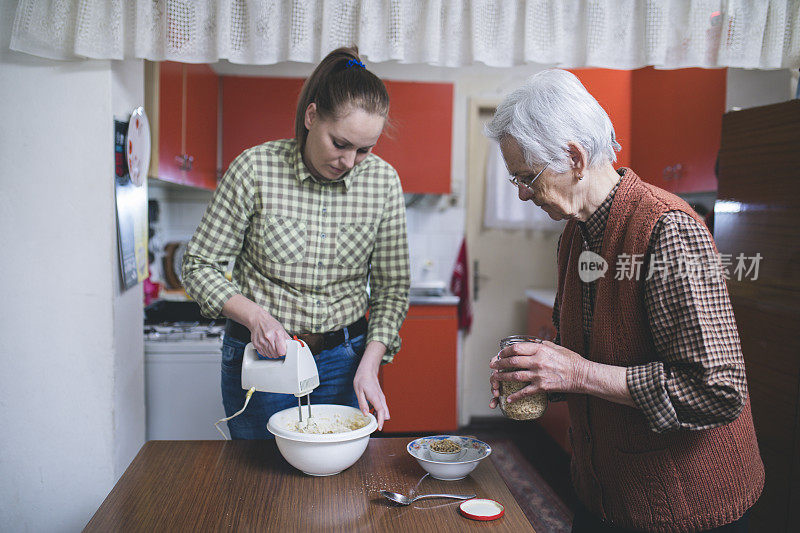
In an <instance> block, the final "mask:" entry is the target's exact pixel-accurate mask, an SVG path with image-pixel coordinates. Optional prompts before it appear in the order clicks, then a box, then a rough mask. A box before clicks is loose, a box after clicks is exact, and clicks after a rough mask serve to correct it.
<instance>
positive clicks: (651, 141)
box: [631, 67, 727, 193]
mask: <svg viewBox="0 0 800 533" xmlns="http://www.w3.org/2000/svg"><path fill="white" fill-rule="evenodd" d="M726 72H727V71H726V70H725V69H700V68H689V69H678V70H656V69H654V68H652V67H647V68H642V69H638V70H634V71H633V80H632V98H631V109H632V113H631V114H632V123H631V128H632V137H633V138H634V139H635V145H634V146H633V152H632V154H631V167H632V168H633V170H634V172H636V173H637V174H638V175H639V176H640V177H641V178H642V179H643V180H645V181H647V182H649V183H652V184H653V185H656V186H658V187H661V188H662V189H666V190H668V191H671V192H675V193H689V192H702V191H714V190H716V189H717V178H716V175H715V172H714V165H715V162H716V159H717V152H718V151H719V145H720V137H721V131H722V115H723V113H724V112H725V79H726Z"/></svg>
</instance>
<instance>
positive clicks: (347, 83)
mask: <svg viewBox="0 0 800 533" xmlns="http://www.w3.org/2000/svg"><path fill="white" fill-rule="evenodd" d="M311 103H315V104H316V105H317V113H318V114H319V115H320V116H321V117H323V118H329V117H336V116H337V115H338V114H339V113H341V112H342V110H343V108H344V107H345V106H348V105H354V106H357V107H358V108H360V109H363V110H364V111H366V112H367V113H373V114H376V115H381V116H383V117H386V116H387V115H388V114H389V93H388V92H387V91H386V86H385V85H384V84H383V81H381V79H380V78H379V77H378V76H376V75H375V74H373V73H372V72H370V71H369V70H367V69H366V68H364V66H363V63H361V59H360V58H359V56H358V47H356V46H351V47H349V48H337V49H336V50H334V51H333V52H331V53H329V54H328V55H327V56H325V59H323V60H322V61H321V62H320V64H319V65H317V68H315V69H314V72H312V73H311V76H309V77H308V79H307V80H306V81H305V83H304V84H303V89H302V90H301V91H300V98H299V99H298V101H297V114H296V115H295V119H294V136H295V139H297V142H298V145H299V146H300V151H301V152H302V151H303V149H304V148H305V145H306V137H307V136H308V129H307V128H306V125H305V114H306V109H307V108H308V106H309V104H311Z"/></svg>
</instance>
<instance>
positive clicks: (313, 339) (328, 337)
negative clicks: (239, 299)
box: [225, 316, 367, 355]
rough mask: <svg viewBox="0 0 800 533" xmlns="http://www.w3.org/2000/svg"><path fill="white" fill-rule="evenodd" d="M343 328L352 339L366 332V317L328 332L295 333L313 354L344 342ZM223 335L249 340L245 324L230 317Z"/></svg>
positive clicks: (242, 340) (246, 341)
mask: <svg viewBox="0 0 800 533" xmlns="http://www.w3.org/2000/svg"><path fill="white" fill-rule="evenodd" d="M345 330H347V338H348V339H352V338H353V337H358V336H359V335H363V334H364V333H366V332H367V317H363V316H362V317H361V318H359V319H358V320H356V321H355V322H353V323H352V324H350V325H349V326H345V327H343V328H342V329H337V330H336V331H329V332H328V333H303V334H297V338H298V339H300V340H301V341H303V342H304V343H306V344H308V348H309V350H311V353H312V354H314V355H317V354H318V353H320V352H322V351H324V350H330V349H331V348H333V347H334V346H339V345H340V344H342V343H343V342H344V339H345ZM225 335H226V336H228V335H230V336H231V337H232V338H234V339H236V340H238V341H240V342H244V343H245V344H246V343H248V342H250V330H249V329H247V327H246V326H243V325H242V324H239V323H238V322H236V321H235V320H231V319H230V318H229V319H228V320H227V322H226V323H225Z"/></svg>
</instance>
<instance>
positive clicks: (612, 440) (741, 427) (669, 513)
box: [558, 169, 764, 531]
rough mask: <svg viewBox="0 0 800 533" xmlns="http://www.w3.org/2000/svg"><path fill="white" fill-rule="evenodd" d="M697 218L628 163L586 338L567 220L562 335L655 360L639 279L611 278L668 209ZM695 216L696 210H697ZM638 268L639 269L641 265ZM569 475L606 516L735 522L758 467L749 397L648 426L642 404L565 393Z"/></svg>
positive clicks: (591, 350) (690, 525)
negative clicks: (723, 415) (722, 420)
mask: <svg viewBox="0 0 800 533" xmlns="http://www.w3.org/2000/svg"><path fill="white" fill-rule="evenodd" d="M672 210H679V211H683V212H685V213H688V214H689V215H691V216H693V217H695V218H696V219H698V218H697V215H696V214H695V213H694V211H693V210H692V209H691V208H690V207H689V205H688V204H686V203H685V202H684V201H683V200H681V199H680V198H678V197H676V196H674V195H672V194H670V193H668V192H666V191H663V190H661V189H659V188H657V187H654V186H652V185H649V184H647V183H644V182H642V181H641V180H640V179H639V177H638V176H637V175H636V174H634V173H633V172H632V171H631V170H627V169H626V171H625V174H624V175H623V177H622V181H621V182H620V185H619V188H618V189H617V192H616V194H615V195H614V200H613V202H612V205H611V212H610V213H609V217H608V224H607V226H606V230H605V234H604V236H603V245H602V252H601V255H602V256H603V258H604V259H605V260H606V261H607V262H608V266H609V270H608V271H607V272H606V274H605V276H604V277H602V278H600V279H598V280H597V282H596V283H597V287H596V291H597V292H596V300H595V308H594V315H593V316H594V321H593V324H592V334H591V340H590V341H589V346H588V347H584V337H583V329H582V316H581V298H582V296H581V288H580V280H579V277H578V256H579V255H580V253H581V251H582V248H581V245H582V240H581V235H580V230H579V228H578V225H577V223H576V222H575V221H574V220H571V221H570V222H568V223H567V225H566V227H565V228H564V233H563V235H562V238H561V247H560V252H559V256H558V272H559V277H558V280H559V281H558V299H559V302H560V313H561V314H560V328H559V332H560V335H561V344H562V345H563V346H565V347H566V348H569V349H570V350H573V351H574V352H577V353H579V354H581V355H583V356H584V357H586V358H587V359H589V360H591V361H597V362H600V363H605V364H610V365H618V366H631V365H638V364H642V363H646V362H649V361H653V360H655V359H656V353H655V347H654V345H653V339H652V337H651V334H650V329H649V327H648V322H647V313H646V310H645V303H644V279H645V276H644V275H642V276H641V279H640V280H637V279H631V280H616V279H614V278H615V275H614V269H615V266H616V264H617V257H618V256H619V255H620V254H623V253H625V254H643V255H644V254H645V253H646V250H647V245H648V243H649V241H650V236H651V234H652V232H653V228H654V226H655V224H656V222H657V221H658V219H659V218H660V217H661V215H662V214H664V213H665V212H667V211H672ZM698 220H700V219H698ZM643 272H644V269H643ZM568 403H569V414H570V419H571V426H572V427H571V428H570V441H571V443H572V450H573V455H572V465H571V469H572V481H573V483H574V485H575V489H576V492H577V494H578V497H579V498H580V499H581V501H582V502H583V504H584V505H586V507H587V508H588V509H589V510H591V511H592V512H593V513H595V514H596V515H597V516H600V517H602V518H603V519H604V520H607V521H608V522H609V523H611V524H614V525H620V526H624V527H628V528H633V529H641V530H648V531H691V530H697V529H710V528H713V527H718V526H720V525H723V524H727V523H729V522H733V521H734V520H736V519H738V518H739V517H741V516H742V514H744V512H745V511H746V510H747V509H748V508H750V507H751V506H752V505H753V503H755V501H756V500H757V499H758V497H759V495H760V494H761V490H762V488H763V486H764V466H763V464H762V462H761V457H760V456H759V452H758V444H757V442H756V436H755V431H754V430H753V419H752V415H751V412H750V401H749V400H748V401H747V403H746V405H745V407H744V410H743V411H742V413H741V414H740V415H739V417H738V418H737V419H736V420H735V421H733V422H731V423H730V424H727V425H725V426H722V427H719V428H715V429H709V430H701V431H686V430H679V431H671V432H666V433H661V434H658V433H654V432H653V431H651V430H650V429H649V428H648V426H647V422H646V420H645V418H644V416H643V415H642V413H641V411H639V410H638V409H633V408H630V407H626V406H623V405H620V404H616V403H612V402H608V401H605V400H602V399H599V398H596V397H593V396H588V395H583V394H570V395H568Z"/></svg>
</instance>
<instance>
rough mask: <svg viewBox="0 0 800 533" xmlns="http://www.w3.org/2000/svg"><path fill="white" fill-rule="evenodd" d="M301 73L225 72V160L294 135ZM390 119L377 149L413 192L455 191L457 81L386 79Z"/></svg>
mask: <svg viewBox="0 0 800 533" xmlns="http://www.w3.org/2000/svg"><path fill="white" fill-rule="evenodd" d="M303 81H304V80H302V79H299V78H254V77H253V78H251V77H239V76H223V77H222V84H221V86H222V109H223V113H222V164H223V167H224V168H227V167H228V165H230V163H231V161H232V160H233V159H234V158H235V157H236V156H237V155H239V154H240V153H241V152H242V151H243V150H246V149H247V148H249V147H251V146H255V145H258V144H261V143H263V142H266V141H271V140H275V139H285V138H291V137H294V117H295V110H296V109H297V99H298V96H299V95H300V89H301V88H302V86H303ZM385 83H386V89H387V90H388V92H389V99H390V102H391V108H390V111H389V122H390V124H389V125H388V126H387V128H386V129H385V130H384V133H383V135H382V136H381V138H380V140H379V141H378V144H377V145H376V146H375V148H374V150H373V151H374V153H375V154H377V155H379V156H380V157H382V158H383V159H385V160H386V161H388V162H389V163H390V164H391V165H392V166H394V168H395V169H397V172H398V174H400V180H401V181H402V183H403V191H404V192H407V193H427V194H447V193H449V192H450V174H451V171H450V154H451V147H452V123H453V85H452V84H450V83H419V82H405V81H388V80H386V81H385Z"/></svg>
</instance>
